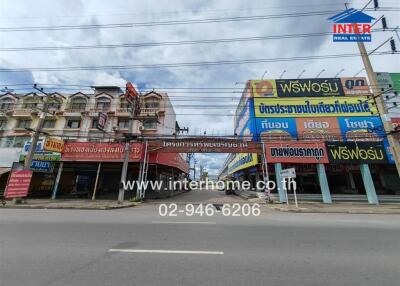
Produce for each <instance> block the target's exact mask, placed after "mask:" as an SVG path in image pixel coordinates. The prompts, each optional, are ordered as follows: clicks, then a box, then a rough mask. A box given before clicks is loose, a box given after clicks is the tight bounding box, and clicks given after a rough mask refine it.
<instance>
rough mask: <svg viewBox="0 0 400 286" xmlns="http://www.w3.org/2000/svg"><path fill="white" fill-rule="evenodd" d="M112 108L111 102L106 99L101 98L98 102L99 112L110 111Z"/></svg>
mask: <svg viewBox="0 0 400 286" xmlns="http://www.w3.org/2000/svg"><path fill="white" fill-rule="evenodd" d="M110 106H111V100H110V99H108V98H105V97H102V98H99V99H98V100H97V102H96V109H97V110H98V111H108V110H109V109H110Z"/></svg>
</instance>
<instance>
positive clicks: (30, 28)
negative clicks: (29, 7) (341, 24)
mask: <svg viewBox="0 0 400 286" xmlns="http://www.w3.org/2000/svg"><path fill="white" fill-rule="evenodd" d="M365 10H367V11H368V10H370V11H375V10H374V9H365ZM342 11H343V10H330V11H311V12H300V13H286V14H283V13H281V14H270V15H258V16H237V17H224V18H204V19H186V20H173V21H152V22H131V23H112V24H87V25H58V26H57V25H54V26H24V27H2V28H0V32H27V31H29V32H34V31H62V30H89V29H113V28H137V27H153V26H175V25H189V24H190V25H191V24H207V23H221V22H239V21H255V20H269V19H285V18H299V17H310V16H323V15H331V14H334V13H338V12H342ZM379 11H382V12H383V11H399V8H397V7H382V8H380V9H379Z"/></svg>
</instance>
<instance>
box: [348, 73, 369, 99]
mask: <svg viewBox="0 0 400 286" xmlns="http://www.w3.org/2000/svg"><path fill="white" fill-rule="evenodd" d="M340 80H341V82H342V87H343V91H344V94H345V95H370V94H371V91H370V90H369V86H368V82H367V79H366V78H365V77H342V78H340Z"/></svg>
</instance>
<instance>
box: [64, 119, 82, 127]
mask: <svg viewBox="0 0 400 286" xmlns="http://www.w3.org/2000/svg"><path fill="white" fill-rule="evenodd" d="M80 127H81V120H80V119H69V120H68V121H67V126H66V128H75V129H77V128H80Z"/></svg>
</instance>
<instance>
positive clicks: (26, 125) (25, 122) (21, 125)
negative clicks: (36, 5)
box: [17, 119, 32, 128]
mask: <svg viewBox="0 0 400 286" xmlns="http://www.w3.org/2000/svg"><path fill="white" fill-rule="evenodd" d="M31 123H32V120H30V119H21V120H18V123H17V128H29V127H31Z"/></svg>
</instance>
